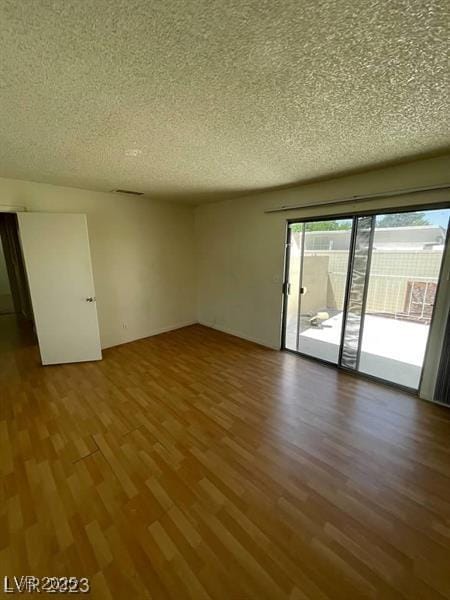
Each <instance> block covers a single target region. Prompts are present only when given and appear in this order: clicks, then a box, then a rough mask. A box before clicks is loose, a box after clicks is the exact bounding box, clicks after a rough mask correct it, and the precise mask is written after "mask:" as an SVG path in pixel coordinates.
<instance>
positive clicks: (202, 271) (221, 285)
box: [196, 156, 450, 348]
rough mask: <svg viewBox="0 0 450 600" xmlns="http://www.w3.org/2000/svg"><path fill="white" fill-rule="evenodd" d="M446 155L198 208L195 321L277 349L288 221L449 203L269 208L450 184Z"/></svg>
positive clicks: (407, 201) (381, 202)
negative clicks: (271, 211) (325, 215)
mask: <svg viewBox="0 0 450 600" xmlns="http://www.w3.org/2000/svg"><path fill="white" fill-rule="evenodd" d="M449 173H450V156H447V157H443V158H436V159H429V160H425V161H418V162H414V163H408V164H405V165H399V166H396V167H391V168H388V169H382V170H376V171H371V172H368V173H365V174H360V175H353V176H349V177H341V178H338V179H334V180H329V181H326V182H321V183H315V184H310V185H305V186H301V187H297V188H291V189H289V190H282V191H277V192H270V193H265V194H255V195H253V196H248V197H245V198H240V199H233V200H229V201H223V202H219V203H215V204H206V205H201V206H199V207H198V208H197V210H196V240H197V269H198V295H197V303H198V319H199V321H200V322H201V323H203V324H205V325H209V326H212V327H215V328H217V329H220V330H223V331H227V332H229V333H233V334H235V335H238V336H240V337H243V338H247V339H250V340H254V341H257V342H259V343H261V344H264V345H267V346H270V347H274V348H279V347H280V340H281V308H282V294H281V285H282V280H283V262H284V241H285V235H286V220H287V219H288V218H290V219H292V218H296V217H298V218H300V217H306V216H314V215H318V214H319V215H320V214H334V213H336V212H338V211H340V212H342V214H344V213H351V212H352V211H353V210H365V209H373V208H386V207H389V206H401V205H404V206H405V205H408V204H410V203H412V202H418V201H420V202H423V201H424V200H425V199H428V200H429V201H433V200H434V201H435V200H436V198H438V197H439V198H440V199H442V198H447V199H449V198H450V191H449V192H447V193H446V194H445V195H444V194H442V193H440V194H435V193H430V194H428V195H427V196H426V197H424V196H423V195H421V197H420V198H419V197H418V196H414V195H411V196H408V197H395V198H390V199H383V200H377V201H364V202H363V201H360V202H355V203H349V204H346V205H345V206H343V207H342V208H339V207H338V206H337V205H335V206H331V207H330V206H327V207H322V208H319V209H318V208H309V209H308V208H307V209H302V210H294V211H289V212H285V213H273V214H265V213H264V211H265V210H267V209H269V208H274V207H279V206H283V205H299V204H302V203H304V204H305V205H307V204H308V203H309V204H313V203H315V202H320V201H327V200H330V201H334V200H336V201H338V200H339V199H342V198H346V197H349V196H353V195H364V194H373V193H377V192H384V191H392V190H399V189H405V188H414V187H422V186H427V185H437V184H440V183H448V182H449V180H450V177H449Z"/></svg>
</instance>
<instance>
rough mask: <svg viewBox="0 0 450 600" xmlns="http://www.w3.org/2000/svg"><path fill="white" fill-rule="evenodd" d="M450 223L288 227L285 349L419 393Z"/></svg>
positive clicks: (354, 221)
mask: <svg viewBox="0 0 450 600" xmlns="http://www.w3.org/2000/svg"><path fill="white" fill-rule="evenodd" d="M449 216H450V209H447V208H445V209H433V210H423V211H413V212H412V211H407V212H406V211H405V212H397V213H377V214H370V215H360V216H358V215H348V216H345V217H339V218H326V219H311V220H305V221H295V222H290V223H289V225H288V240H287V256H286V279H285V281H286V283H285V286H284V316H283V325H284V326H283V348H284V349H287V350H291V351H293V352H297V353H299V354H301V355H304V356H308V357H312V358H315V359H319V360H322V361H325V362H327V363H331V364H333V365H336V366H338V367H340V368H342V369H346V370H349V371H353V372H358V373H362V374H365V375H367V376H371V377H375V378H377V379H381V380H383V381H387V382H390V383H393V384H396V385H400V386H403V387H406V388H409V389H412V390H414V391H417V390H418V388H419V385H420V380H421V374H422V367H423V362H424V357H425V351H426V346H427V341H428V334H429V329H430V324H431V319H432V316H433V310H434V304H435V298H436V293H437V289H438V284H439V277H440V271H441V263H442V257H443V255H444V250H445V244H446V239H447V231H448V223H449Z"/></svg>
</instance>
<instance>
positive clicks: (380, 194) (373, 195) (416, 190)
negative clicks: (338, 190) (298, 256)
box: [264, 183, 450, 214]
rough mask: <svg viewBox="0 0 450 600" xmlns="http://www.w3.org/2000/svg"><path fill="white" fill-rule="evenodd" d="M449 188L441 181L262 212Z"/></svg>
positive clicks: (275, 211) (329, 204)
mask: <svg viewBox="0 0 450 600" xmlns="http://www.w3.org/2000/svg"><path fill="white" fill-rule="evenodd" d="M449 188H450V183H441V184H439V185H432V186H427V187H419V188H410V189H407V190H394V191H391V192H378V193H376V194H366V195H364V196H349V197H347V198H341V199H338V200H324V201H323V202H316V203H314V204H295V205H288V206H280V207H278V208H268V209H267V210H265V211H264V212H265V213H266V214H268V213H277V212H285V211H288V210H298V209H301V208H315V207H316V206H317V207H318V206H331V205H334V204H345V203H347V202H355V201H356V200H371V199H373V198H389V197H391V196H406V195H407V194H416V193H419V192H430V191H433V190H446V189H449Z"/></svg>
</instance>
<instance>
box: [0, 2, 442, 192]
mask: <svg viewBox="0 0 450 600" xmlns="http://www.w3.org/2000/svg"><path fill="white" fill-rule="evenodd" d="M446 6H448V4H447V1H446V0H435V1H430V0H383V1H377V0H357V1H355V0H334V1H332V0H306V1H299V0H295V1H294V0H279V1H275V2H274V1H273V0H269V1H266V0H192V1H187V0H163V1H160V2H159V1H152V0H53V1H50V0H22V1H20V0H0V40H1V41H0V52H1V54H0V57H1V58H0V175H1V176H4V177H13V178H18V179H28V180H32V181H45V182H50V183H56V184H62V185H71V186H76V187H84V188H89V189H98V190H111V189H113V188H130V189H134V190H139V191H143V192H145V193H146V194H148V195H149V196H154V197H162V198H178V199H182V200H186V201H191V202H192V201H193V202H198V201H207V200H214V199H219V198H222V197H226V196H232V195H238V194H243V193H247V192H250V191H252V190H256V189H266V188H272V187H277V186H283V185H289V184H294V183H296V182H300V181H305V180H310V179H314V178H321V177H327V176H330V175H333V174H339V173H342V172H348V171H351V170H356V169H358V170H359V169H364V168H367V167H370V166H375V165H379V164H385V163H388V162H390V161H397V160H401V159H405V158H407V157H414V156H416V155H427V154H431V153H438V152H440V151H444V150H446V149H448V146H449V144H450V134H449V128H448V126H447V125H446V123H448V116H449V114H448V105H447V104H446V94H447V89H446V83H448V79H446V77H448V75H447V73H448V72H447V64H448V47H447V44H446V38H447V34H448V29H447V28H446V23H448V15H446V14H445V13H444V9H445V7H446Z"/></svg>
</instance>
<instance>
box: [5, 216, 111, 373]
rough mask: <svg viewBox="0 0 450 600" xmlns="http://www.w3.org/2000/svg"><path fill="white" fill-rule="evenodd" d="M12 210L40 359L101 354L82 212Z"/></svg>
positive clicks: (49, 361) (53, 361)
mask: <svg viewBox="0 0 450 600" xmlns="http://www.w3.org/2000/svg"><path fill="white" fill-rule="evenodd" d="M17 216H18V219H19V232H20V238H21V242H22V248H23V255H24V261H25V268H26V271H27V276H28V283H29V286H30V293H31V302H32V305H33V312H34V320H35V324H36V332H37V336H38V341H39V349H40V352H41V358H42V364H44V365H51V364H58V363H69V362H81V361H87V360H99V359H101V357H102V353H101V347H100V336H99V330H98V320H97V307H96V304H95V291H94V279H93V276H92V266H91V255H90V250H89V238H88V231H87V223H86V215H76V214H55V213H25V212H24V213H18V215H17Z"/></svg>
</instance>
